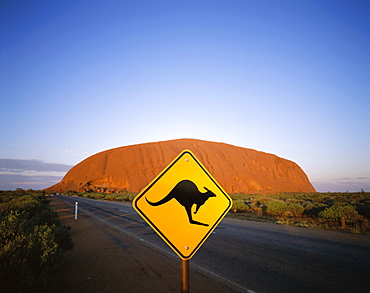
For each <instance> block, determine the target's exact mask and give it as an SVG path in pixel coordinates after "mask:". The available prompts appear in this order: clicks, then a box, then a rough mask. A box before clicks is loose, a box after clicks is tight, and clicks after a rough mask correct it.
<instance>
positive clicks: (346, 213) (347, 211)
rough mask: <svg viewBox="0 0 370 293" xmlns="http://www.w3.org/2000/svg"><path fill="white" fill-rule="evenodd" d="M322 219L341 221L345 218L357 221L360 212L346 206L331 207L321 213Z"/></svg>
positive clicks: (353, 207)
mask: <svg viewBox="0 0 370 293" xmlns="http://www.w3.org/2000/svg"><path fill="white" fill-rule="evenodd" d="M319 217H320V218H324V219H338V220H339V219H340V218H341V217H344V218H345V219H356V218H357V217H358V212H357V210H356V207H355V206H351V205H345V206H331V207H328V208H326V209H325V210H323V211H322V212H320V213H319Z"/></svg>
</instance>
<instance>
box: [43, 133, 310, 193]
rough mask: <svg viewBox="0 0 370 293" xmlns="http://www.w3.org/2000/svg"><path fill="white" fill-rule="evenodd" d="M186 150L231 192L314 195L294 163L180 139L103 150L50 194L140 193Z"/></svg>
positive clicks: (226, 147) (239, 149) (240, 149)
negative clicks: (121, 191) (84, 192)
mask: <svg viewBox="0 0 370 293" xmlns="http://www.w3.org/2000/svg"><path fill="white" fill-rule="evenodd" d="M184 149H188V150H191V151H192V152H193V153H194V154H195V156H196V157H197V158H198V159H199V160H200V162H201V163H202V164H203V165H204V166H205V167H206V168H207V170H208V171H209V172H210V173H211V174H212V176H213V177H215V179H216V180H217V181H218V183H219V184H220V185H221V186H222V187H223V189H225V190H226V192H228V193H262V194H263V193H275V192H315V189H314V188H313V186H312V185H311V183H310V181H309V180H308V177H307V175H306V174H305V173H304V172H303V170H302V169H301V168H300V167H299V166H298V165H297V164H296V163H294V162H292V161H289V160H286V159H283V158H279V157H278V156H276V155H272V154H268V153H263V152H259V151H256V150H252V149H246V148H242V147H236V146H232V145H229V144H225V143H217V142H209V141H203V140H196V139H177V140H170V141H163V142H154V143H144V144H138V145H131V146H125V147H119V148H114V149H110V150H107V151H103V152H100V153H97V154H95V155H92V156H91V157H88V158H87V159H85V160H83V161H82V162H80V163H79V164H77V165H76V166H74V167H73V168H72V169H71V170H70V171H69V172H68V173H67V174H66V175H65V176H64V178H63V179H62V181H61V182H59V183H58V184H56V185H54V186H51V187H49V188H48V189H47V190H48V191H51V192H63V191H66V190H73V191H87V190H93V191H105V192H117V191H120V190H122V189H125V190H127V191H128V192H132V193H137V192H139V191H140V190H142V189H143V188H144V187H145V186H146V185H147V184H149V183H150V182H151V181H152V180H153V179H154V178H155V177H156V176H157V175H158V174H159V173H160V172H161V171H162V170H163V169H164V168H165V167H166V166H167V165H168V164H169V163H170V162H171V161H172V160H173V159H174V158H175V157H177V156H178V155H179V154H180V153H181V152H182V151H183V150H184Z"/></svg>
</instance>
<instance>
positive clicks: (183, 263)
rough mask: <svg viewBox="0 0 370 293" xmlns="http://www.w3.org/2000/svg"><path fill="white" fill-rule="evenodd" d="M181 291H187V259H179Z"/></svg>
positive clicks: (185, 292) (182, 292)
mask: <svg viewBox="0 0 370 293" xmlns="http://www.w3.org/2000/svg"><path fill="white" fill-rule="evenodd" d="M181 293H189V260H188V259H181Z"/></svg>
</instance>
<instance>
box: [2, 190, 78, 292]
mask: <svg viewBox="0 0 370 293" xmlns="http://www.w3.org/2000/svg"><path fill="white" fill-rule="evenodd" d="M48 204H49V200H48V198H47V197H45V196H44V193H43V192H40V191H32V190H28V191H24V190H21V189H18V190H16V191H13V192H11V191H0V272H1V274H0V289H1V290H4V292H40V291H41V290H43V289H44V288H45V286H46V285H47V283H48V282H50V280H52V278H51V276H52V274H53V272H54V271H55V270H56V269H58V268H59V267H60V265H61V264H62V263H63V261H64V259H65V251H67V250H70V249H72V248H73V245H74V244H73V241H72V239H71V237H70V234H69V230H70V228H69V227H66V226H63V225H61V223H60V221H59V219H58V214H57V212H55V211H52V210H51V209H50V208H49V206H48ZM1 290H0V291H1ZM2 292H3V291H2Z"/></svg>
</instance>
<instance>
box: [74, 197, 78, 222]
mask: <svg viewBox="0 0 370 293" xmlns="http://www.w3.org/2000/svg"><path fill="white" fill-rule="evenodd" d="M77 211H78V201H76V204H75V220H77Z"/></svg>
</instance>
